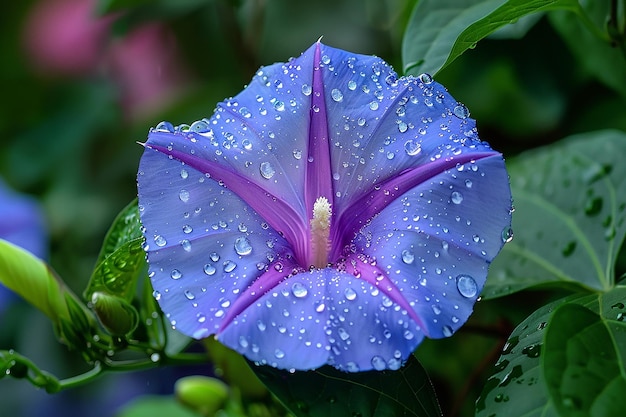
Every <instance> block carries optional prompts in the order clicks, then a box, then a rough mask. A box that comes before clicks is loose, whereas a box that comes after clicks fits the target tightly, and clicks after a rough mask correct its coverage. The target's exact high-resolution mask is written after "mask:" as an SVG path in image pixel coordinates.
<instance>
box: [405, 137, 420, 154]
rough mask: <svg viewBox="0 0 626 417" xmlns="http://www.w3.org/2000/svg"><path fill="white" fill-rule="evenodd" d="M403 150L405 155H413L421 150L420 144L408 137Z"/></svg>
mask: <svg viewBox="0 0 626 417" xmlns="http://www.w3.org/2000/svg"><path fill="white" fill-rule="evenodd" d="M404 150H405V151H406V153H407V155H409V156H415V155H417V154H419V153H420V152H421V151H422V145H420V143H419V142H417V141H415V140H413V139H409V140H407V141H406V142H405V143H404Z"/></svg>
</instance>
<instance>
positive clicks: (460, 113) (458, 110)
mask: <svg viewBox="0 0 626 417" xmlns="http://www.w3.org/2000/svg"><path fill="white" fill-rule="evenodd" d="M453 112H454V115H455V116H456V117H458V118H459V119H467V118H468V117H469V115H470V112H469V109H468V108H467V107H465V105H464V104H461V103H457V105H456V106H454V110H453Z"/></svg>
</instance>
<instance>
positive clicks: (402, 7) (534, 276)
mask: <svg viewBox="0 0 626 417" xmlns="http://www.w3.org/2000/svg"><path fill="white" fill-rule="evenodd" d="M295 3H298V4H297V5H296V4H295ZM315 3H316V4H308V3H307V4H304V3H302V4H300V3H299V2H289V1H286V0H280V1H272V2H262V1H255V0H241V1H229V0H186V1H176V0H100V1H99V2H98V5H97V7H98V10H99V13H101V14H106V13H109V12H112V13H114V14H115V16H116V20H115V22H114V23H113V24H112V25H111V27H110V28H109V32H108V36H109V37H110V39H109V42H111V44H114V42H113V41H115V40H119V39H125V38H128V37H130V34H131V33H132V31H133V29H134V28H137V27H141V26H142V25H145V24H146V22H149V23H155V22H156V23H158V24H161V25H164V27H167V28H168V30H171V38H172V39H174V40H175V42H176V44H177V45H178V47H179V49H180V50H179V52H180V55H179V57H178V58H177V61H176V62H177V63H180V64H181V65H184V66H185V71H184V72H185V73H186V74H187V75H186V76H187V77H188V79H187V84H185V86H184V87H183V88H182V89H181V91H180V92H179V93H178V95H175V96H168V99H167V100H165V101H164V104H163V105H162V107H160V108H150V109H149V110H145V109H143V110H142V111H143V113H141V112H139V113H137V112H134V113H133V112H131V111H130V110H128V108H126V107H124V106H125V104H124V103H126V101H124V100H123V98H124V93H125V87H124V85H122V84H119V83H118V81H119V80H117V79H116V78H115V77H113V76H109V75H110V74H109V73H108V72H107V71H112V70H111V68H112V67H106V65H105V67H106V68H105V69H103V68H102V67H97V69H95V70H93V72H91V73H89V74H87V75H85V74H81V75H76V74H71V76H67V75H62V74H61V75H59V74H56V75H55V74H52V75H51V74H43V75H42V74H41V73H38V72H37V70H36V69H33V68H32V67H30V66H29V64H28V61H27V60H26V59H23V57H22V55H23V52H22V51H21V50H20V49H19V47H18V46H17V45H21V41H20V40H19V36H20V35H19V34H18V33H20V30H21V26H20V24H21V23H22V21H23V16H26V15H27V12H28V11H29V10H30V9H29V8H30V7H32V4H29V3H27V2H25V3H23V4H22V3H20V4H19V5H18V4H14V5H12V6H10V7H8V9H10V10H7V11H6V13H4V15H5V17H4V19H5V20H6V22H5V23H6V24H4V25H2V26H1V27H2V29H0V30H1V31H2V33H3V35H6V36H4V38H5V39H7V42H3V43H1V44H0V54H2V55H3V57H7V58H9V59H6V60H5V62H7V64H6V65H3V68H2V69H0V71H2V74H3V77H0V79H1V80H2V81H0V82H1V83H2V84H3V87H6V89H5V91H10V94H11V96H12V97H13V98H12V101H11V103H10V105H8V106H7V104H5V105H4V107H3V109H2V114H3V115H5V117H4V118H2V119H0V131H1V132H2V133H3V134H4V136H5V137H8V138H10V142H9V144H8V145H6V146H5V149H4V150H3V152H2V153H1V154H0V174H2V176H3V177H5V178H6V179H7V181H8V182H9V183H10V184H12V185H13V186H14V187H16V188H20V189H22V190H25V191H28V192H30V193H32V194H35V195H37V196H38V197H39V199H40V201H41V202H42V205H43V207H44V209H45V211H46V213H47V214H48V219H49V225H50V229H51V235H52V242H51V256H50V259H49V260H47V261H42V260H39V259H37V258H35V257H34V256H31V255H30V254H28V253H27V252H25V251H22V250H21V249H19V248H17V247H15V246H13V245H11V244H9V243H7V242H5V241H2V240H0V283H2V284H4V285H5V286H6V287H8V288H10V289H12V290H13V291H15V292H16V293H18V294H20V295H21V296H22V297H23V298H24V299H25V300H26V301H28V303H30V304H31V305H33V306H34V307H36V308H38V309H39V310H40V311H42V312H43V313H44V315H45V317H44V316H31V315H30V313H28V311H30V310H32V309H28V308H25V307H24V305H19V304H16V305H13V306H11V307H10V310H9V311H8V312H6V313H4V314H6V315H7V317H8V315H10V314H15V315H11V317H19V320H5V321H3V332H2V335H1V336H0V349H2V350H0V375H1V376H2V377H1V378H0V384H2V386H3V389H2V390H0V392H1V393H0V398H2V400H3V401H5V402H6V409H7V410H9V411H10V412H11V413H12V414H13V415H21V412H22V411H23V410H24V409H26V408H25V406H24V404H22V403H26V402H28V401H27V400H26V399H24V398H23V397H21V396H20V395H15V394H12V393H15V392H24V391H19V389H20V388H15V386H14V385H11V382H12V380H13V379H15V380H19V379H23V380H26V381H29V383H30V384H32V385H35V386H37V387H41V388H44V390H46V391H48V392H58V391H67V389H68V388H75V387H78V386H82V385H88V384H86V383H87V382H90V383H92V385H93V386H95V387H96V388H95V391H96V392H98V390H101V389H104V388H103V387H104V385H100V384H101V382H102V380H103V379H104V378H105V377H106V375H110V374H111V373H113V372H112V371H136V370H138V369H147V368H155V367H159V366H163V365H182V364H191V363H199V364H206V363H209V362H211V363H212V364H213V367H212V368H209V367H206V368H202V369H203V370H204V372H205V373H207V374H210V375H212V376H217V377H219V378H220V379H222V380H224V381H225V382H226V383H227V384H228V385H227V386H224V385H223V384H221V383H220V382H218V381H215V380H208V382H207V383H208V384H209V388H206V387H205V386H201V387H199V388H198V387H196V386H193V387H192V388H190V389H187V390H181V391H180V392H178V394H179V400H180V401H179V403H180V404H187V406H188V407H189V406H190V404H191V406H190V407H192V408H184V407H181V406H180V404H179V403H174V396H173V395H171V394H172V393H173V388H172V387H169V391H168V393H169V394H170V396H168V397H165V398H163V397H153V396H150V397H143V398H141V399H139V400H136V401H134V402H133V403H132V404H130V405H129V406H128V407H127V408H125V409H123V410H122V411H120V412H119V414H118V415H120V416H142V415H157V413H161V414H163V415H172V416H191V415H221V416H245V415H250V416H265V415H289V414H291V415H295V416H321V415H324V416H345V415H352V416H362V417H365V416H386V415H407V416H438V415H442V414H443V415H446V416H448V415H449V416H454V415H459V416H460V415H463V416H466V415H467V416H469V415H476V416H479V417H483V416H484V417H486V416H507V417H508V416H511V417H515V416H587V415H591V416H615V415H622V414H626V409H625V408H624V407H625V406H624V404H623V401H621V398H620V394H621V393H623V392H624V390H625V389H626V338H625V335H626V332H625V330H626V329H625V327H624V318H625V317H626V307H625V306H626V287H625V286H624V283H623V282H622V281H621V280H622V279H623V276H624V273H625V272H626V254H625V253H624V250H623V241H624V238H625V234H626V224H625V216H626V172H625V170H626V168H625V167H624V165H623V164H622V163H621V162H622V161H621V159H622V157H623V155H626V121H625V120H624V118H623V109H624V108H625V105H626V103H625V101H626V2H624V1H618V0H581V1H576V0H546V1H539V0H537V1H522V0H459V1H457V0H420V1H410V0H385V1H382V2H380V1H375V0H365V1H363V2H359V1H357V0H345V1H342V2H336V1H332V2H331V1H330V0H324V1H319V2H315ZM290 16H292V17H290ZM320 35H324V41H325V42H326V43H327V44H329V45H332V46H336V47H340V48H345V49H347V50H353V51H355V52H360V53H368V54H377V55H380V56H382V57H384V58H385V59H386V60H387V61H388V62H391V63H393V64H394V65H395V67H396V68H397V69H399V70H400V71H399V72H405V73H407V74H412V75H417V74H419V73H421V72H429V73H431V74H432V75H433V76H435V78H436V79H437V81H439V82H441V83H442V84H444V85H445V86H446V87H447V88H448V89H449V90H450V91H451V93H453V94H454V96H455V97H457V98H458V99H460V100H461V101H462V102H464V104H466V105H467V107H468V108H469V109H470V110H472V117H473V118H475V119H476V120H477V121H478V126H479V133H480V134H481V137H482V138H483V139H485V140H488V141H489V142H490V143H491V144H492V145H493V147H494V148H495V149H498V150H500V151H502V152H503V153H504V155H505V157H506V158H507V167H508V170H509V174H510V181H511V188H512V193H513V199H514V205H515V209H516V210H515V212H514V214H513V239H512V241H510V242H508V243H507V244H506V245H505V247H504V249H503V251H502V252H501V254H500V255H499V256H498V257H497V258H496V259H495V261H494V262H493V264H492V265H491V268H490V273H489V278H488V280H487V284H486V287H485V289H484V291H483V299H482V301H481V302H480V303H478V305H477V306H476V311H475V314H474V316H473V317H472V319H471V320H470V322H469V323H468V324H467V325H466V326H465V327H464V328H463V329H462V330H461V331H460V332H459V333H458V334H456V335H455V336H453V337H452V338H450V339H447V340H436V341H426V342H424V343H423V344H422V346H420V347H419V348H418V350H417V351H416V352H415V354H414V358H411V360H410V361H409V362H408V363H407V364H405V366H404V367H403V368H401V369H400V370H398V371H384V372H366V373H360V374H359V373H357V374H347V373H342V372H339V371H336V370H334V369H327V368H321V369H318V370H315V371H309V372H297V373H290V372H281V371H277V370H275V369H273V368H266V367H258V366H256V365H254V364H247V363H246V362H244V361H243V360H242V358H241V357H240V356H238V355H236V354H235V353H233V352H231V351H228V350H225V348H223V347H221V346H217V345H216V344H215V343H213V341H207V342H206V343H205V344H204V345H203V348H205V349H206V351H207V352H206V353H205V352H202V353H198V352H197V350H198V345H197V344H194V343H191V341H190V340H189V339H187V338H185V337H183V336H181V335H180V334H178V333H177V332H176V331H175V330H174V329H172V326H171V325H170V323H169V320H168V317H166V316H165V315H164V314H163V313H162V312H161V311H160V310H159V308H158V305H157V303H156V301H155V299H154V297H153V294H152V288H151V286H150V281H149V277H148V274H147V267H146V261H145V254H144V251H143V248H142V245H143V241H142V238H141V231H140V227H141V224H140V222H139V215H138V207H137V204H136V201H135V200H132V199H133V197H134V195H135V193H136V190H135V174H136V169H137V162H138V160H139V155H140V153H141V151H142V149H141V146H138V145H137V144H136V143H135V141H136V140H141V139H142V138H143V137H145V132H146V131H147V129H148V127H149V126H150V125H155V124H156V122H158V121H159V120H160V119H169V120H191V119H194V118H201V117H206V116H208V115H209V113H210V111H211V109H212V108H213V106H214V105H215V103H216V102H217V101H219V100H221V99H222V98H223V97H226V96H231V95H234V94H236V93H237V92H238V91H239V90H240V89H241V86H242V85H243V84H244V83H245V82H247V81H248V80H249V78H250V76H251V74H252V73H253V72H254V71H255V70H256V68H257V67H258V66H259V65H261V64H269V63H271V62H273V61H275V60H285V59H286V58H287V57H288V56H289V55H296V54H297V53H299V52H300V51H302V50H304V48H305V47H307V46H309V45H310V44H311V43H312V42H313V41H314V40H316V39H317V38H319V36H320ZM100 52H102V54H105V52H103V51H100ZM106 53H108V52H106ZM17 57H22V58H17ZM110 65H113V64H110ZM107 74H108V75H107ZM15 79H18V80H19V81H20V82H19V83H15V82H14V80H15ZM5 80H13V81H5ZM17 86H19V89H18V87H17ZM120 109H121V110H120ZM130 200H132V202H131V203H130V204H128V205H126V204H127V202H128V201H130ZM125 205H126V206H125ZM124 206H125V207H124ZM121 207H124V208H123V209H122V210H121V212H120V213H119V214H118V215H117V217H116V218H115V220H114V221H113V223H112V225H109V222H110V219H111V218H114V216H115V213H116V212H117V211H119V210H120V208H121ZM107 230H108V232H107ZM103 236H104V242H103V243H102V244H101V242H102V238H103ZM508 237H509V236H505V237H504V238H505V239H506V238H508ZM53 268H54V270H53ZM54 271H56V272H54ZM60 277H62V279H61V278H60ZM86 277H90V279H86ZM79 293H80V294H82V297H79V296H77V295H75V294H79ZM48 320H49V321H52V323H53V329H54V331H55V335H54V337H56V338H58V339H59V340H60V341H61V342H62V343H63V344H64V345H66V346H67V347H68V348H69V352H67V351H66V350H62V351H61V352H62V353H54V354H53V353H52V352H56V351H55V350H54V349H56V347H53V346H56V344H55V341H54V340H53V336H51V335H49V336H48V339H44V336H43V335H40V334H38V332H37V331H32V330H31V329H39V328H41V326H40V323H42V322H46V321H48ZM5 327H6V330H5ZM48 327H49V326H48ZM14 348H15V350H14ZM76 357H79V358H81V359H82V360H83V361H84V363H85V364H86V365H85V366H83V367H76V366H75V365H74V363H75V362H76V361H75V359H76ZM43 368H52V371H44V370H42V369H43ZM250 370H252V371H253V373H251V372H250ZM194 372H195V373H197V372H196V370H194ZM254 374H256V377H258V380H257V379H255V376H254ZM55 375H63V377H57V376H55ZM67 375H70V376H69V377H66V376H67ZM241 375H245V377H241ZM259 380H260V381H261V382H262V383H263V384H264V385H265V386H261V385H260V384H259ZM205 382H206V381H205ZM5 387H8V388H7V389H5ZM29 388H30V387H29ZM204 389H208V390H209V391H210V390H211V389H215V390H216V392H218V394H216V397H211V399H210V400H211V401H206V402H203V401H202V400H201V397H202V396H203V395H204V394H202V395H200V396H198V394H197V392H202V393H204V392H207V391H203V390H204ZM198 390H199V391H198ZM28 392H30V391H28ZM185 392H194V393H196V394H194V395H195V397H193V398H192V399H190V398H185V396H186V395H187V394H185ZM270 393H271V394H272V395H270ZM61 394H63V393H61ZM28 395H30V394H28ZM33 395H34V394H33ZM55 395H56V394H55ZM59 395H60V394H59ZM180 395H182V396H183V398H180ZM96 397H97V395H95V396H94V397H92V401H96V399H95V398H96ZM198 398H200V399H198ZM215 408H221V410H220V411H217V412H215V413H214V409H215ZM203 410H204V411H203ZM207 410H211V411H210V412H209V411H207ZM94 415H96V414H94ZM97 415H110V414H97Z"/></svg>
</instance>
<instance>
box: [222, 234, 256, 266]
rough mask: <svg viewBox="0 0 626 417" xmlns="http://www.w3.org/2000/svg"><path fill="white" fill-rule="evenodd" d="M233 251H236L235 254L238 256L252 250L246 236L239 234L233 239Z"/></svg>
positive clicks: (247, 253) (248, 253)
mask: <svg viewBox="0 0 626 417" xmlns="http://www.w3.org/2000/svg"><path fill="white" fill-rule="evenodd" d="M235 252H237V255H240V256H245V255H250V253H251V252H252V245H251V244H250V241H249V240H248V238H247V237H245V236H240V237H238V238H237V239H235ZM226 272H229V271H226Z"/></svg>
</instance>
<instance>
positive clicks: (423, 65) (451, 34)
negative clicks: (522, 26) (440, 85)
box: [402, 0, 579, 75]
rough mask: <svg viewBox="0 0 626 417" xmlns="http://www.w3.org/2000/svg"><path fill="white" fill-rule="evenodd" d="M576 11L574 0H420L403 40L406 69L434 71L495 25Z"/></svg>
mask: <svg viewBox="0 0 626 417" xmlns="http://www.w3.org/2000/svg"><path fill="white" fill-rule="evenodd" d="M556 9H564V10H573V11H578V10H579V6H578V2H577V1H576V0H552V1H545V0H509V1H501V0H422V1H419V2H418V3H417V5H416V6H415V8H414V9H413V12H412V14H411V17H410V19H409V23H408V25H407V29H406V31H405V34H404V39H403V42H402V62H403V68H404V70H405V72H406V73H409V74H413V75H417V74H419V73H423V72H426V73H430V74H436V73H437V72H439V71H440V70H441V69H443V68H445V67H446V66H448V65H449V64H450V63H452V62H453V61H454V60H455V59H456V58H458V57H459V56H460V55H461V54H463V53H464V52H465V51H466V50H468V49H473V48H474V47H475V46H476V43H477V42H478V41H480V40H481V39H483V38H484V37H486V36H488V35H489V34H491V33H493V32H495V31H496V30H497V29H499V28H501V27H503V26H505V25H507V24H509V23H511V22H513V21H517V20H518V19H519V18H521V17H523V16H527V15H530V14H533V13H538V12H543V11H548V10H556Z"/></svg>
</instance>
